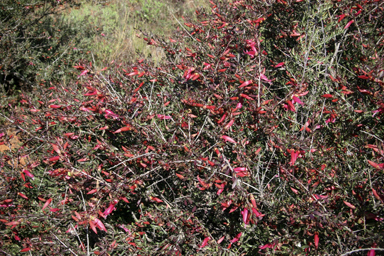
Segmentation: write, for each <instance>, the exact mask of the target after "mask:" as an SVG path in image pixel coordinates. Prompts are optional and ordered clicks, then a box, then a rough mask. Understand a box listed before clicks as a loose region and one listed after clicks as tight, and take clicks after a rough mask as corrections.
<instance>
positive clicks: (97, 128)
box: [0, 0, 384, 255]
mask: <svg viewBox="0 0 384 256" xmlns="http://www.w3.org/2000/svg"><path fill="white" fill-rule="evenodd" d="M196 12H197V15H198V16H197V21H192V20H191V21H189V20H187V19H186V20H185V21H183V23H181V24H180V27H179V28H178V29H177V30H176V32H175V34H174V35H173V36H172V38H162V37H157V36H152V35H145V38H143V39H144V40H145V41H146V42H147V44H148V45H152V46H154V47H161V48H162V49H163V50H164V52H165V53H166V56H167V62H165V63H163V64H161V65H160V66H158V67H156V66H155V65H154V64H153V63H152V62H150V61H148V60H145V59H142V60H138V61H136V62H135V63H134V64H123V63H121V64H120V63H119V64H108V65H106V66H105V67H104V68H102V69H97V70H96V69H94V68H93V67H92V66H91V65H90V64H88V63H89V61H83V62H80V63H79V64H77V65H76V66H75V68H76V69H78V78H77V79H74V80H71V81H69V82H67V83H65V84H64V85H63V84H61V85H60V84H59V85H57V86H53V87H51V88H46V87H38V88H36V89H35V91H34V92H33V93H30V94H29V93H24V94H23V95H22V100H21V101H20V102H18V104H14V105H10V106H8V107H7V108H6V109H5V108H4V109H5V110H6V111H8V112H7V113H9V114H8V116H7V118H8V120H10V123H11V124H10V126H13V127H14V128H16V129H17V130H19V131H20V134H22V138H23V141H24V144H23V146H22V147H21V148H20V149H19V150H17V151H11V152H6V153H4V154H3V155H2V163H3V166H2V168H3V169H4V171H3V172H1V177H2V183H3V184H4V186H3V187H2V188H1V190H0V193H1V195H2V202H1V205H2V207H3V208H2V209H1V215H2V217H1V220H0V221H1V224H0V225H1V226H2V231H1V233H2V235H3V237H4V239H2V241H1V248H2V250H3V251H4V252H6V253H17V252H18V251H20V250H23V251H31V252H38V253H39V254H40V255H45V254H49V255H52V254H60V255H62V254H69V253H72V254H74V253H76V254H77V255H89V254H90V253H93V254H96V255H106V254H119V255H122V254H124V255H126V254H136V255H159V254H171V255H195V254H197V255H216V254H217V255H232V254H235V255H257V254H267V255H276V254H278V255H280V254H281V255H304V254H306V255H328V254H330V255H348V254H352V253H354V252H356V253H364V254H365V253H369V254H370V255H374V253H375V251H377V252H379V251H382V250H384V249H383V246H384V244H383V241H384V238H383V232H382V230H383V225H384V223H383V221H384V216H383V204H384V188H383V170H384V163H383V162H384V161H383V157H384V152H383V150H384V143H383V140H382V138H383V135H384V134H383V133H384V131H383V129H382V126H383V121H382V120H383V119H382V118H383V113H384V102H383V98H384V95H383V83H384V82H383V80H382V72H383V70H382V65H381V63H382V53H383V43H384V41H383V38H382V35H383V32H384V31H383V25H382V23H380V22H372V21H379V20H383V18H384V17H383V10H382V8H381V7H380V6H379V3H378V2H375V1H371V2H368V1H365V2H364V3H360V4H356V5H352V4H351V3H350V1H343V0H342V1H337V2H332V1H317V2H309V1H308V2H305V1H295V2H285V1H282V0H277V1H265V2H262V1H234V2H231V3H229V2H227V1H225V2H216V3H212V6H211V10H210V11H204V10H197V11H196ZM1 140H2V141H3V142H4V143H7V142H8V140H9V137H8V136H7V135H5V134H2V137H1ZM25 155H28V157H29V158H28V164H27V165H26V166H25V167H22V168H21V167H20V168H19V167H18V168H16V167H15V166H12V164H11V163H12V161H11V163H9V162H7V161H8V160H12V159H14V160H15V159H18V157H21V156H25Z"/></svg>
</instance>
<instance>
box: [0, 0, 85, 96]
mask: <svg viewBox="0 0 384 256" xmlns="http://www.w3.org/2000/svg"><path fill="white" fill-rule="evenodd" d="M73 4H75V1H66V2H65V3H62V2H60V1H54V0H49V1H43V2H41V3H40V2H39V3H38V2H36V1H30V0H21V1H11V0H6V1H2V3H1V4H0V18H1V28H0V59H1V61H0V85H1V91H2V93H8V95H12V94H14V93H15V92H16V91H24V90H31V88H32V87H33V86H36V85H39V84H46V83H49V82H51V83H54V82H55V81H57V80H60V81H62V80H63V78H65V77H66V75H68V74H67V71H68V67H70V66H72V65H73V64H72V62H73V61H74V60H76V59H78V58H81V57H82V56H83V52H81V51H79V50H77V49H76V44H78V42H79V38H78V37H76V36H75V35H76V34H77V33H78V31H77V30H76V29H73V28H70V27H68V26H66V25H65V24H63V23H61V20H59V19H58V16H57V14H58V12H60V11H62V10H64V9H65V8H66V7H67V6H69V5H73Z"/></svg>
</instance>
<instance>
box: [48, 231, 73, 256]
mask: <svg viewBox="0 0 384 256" xmlns="http://www.w3.org/2000/svg"><path fill="white" fill-rule="evenodd" d="M51 235H53V236H54V237H55V238H56V239H57V241H59V242H60V243H61V244H62V245H64V247H65V248H67V249H68V250H69V251H70V252H71V253H72V254H73V255H76V256H77V254H76V253H75V252H74V251H72V250H71V248H69V247H68V246H67V245H66V244H65V243H63V242H62V241H61V240H60V239H59V238H58V237H57V236H56V235H55V234H53V233H52V232H51Z"/></svg>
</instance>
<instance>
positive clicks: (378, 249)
mask: <svg viewBox="0 0 384 256" xmlns="http://www.w3.org/2000/svg"><path fill="white" fill-rule="evenodd" d="M370 250H375V251H384V249H383V248H364V249H356V250H352V251H349V252H346V253H343V254H341V255H340V256H345V255H349V254H352V253H355V252H363V251H370Z"/></svg>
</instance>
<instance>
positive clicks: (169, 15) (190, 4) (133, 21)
mask: <svg viewBox="0 0 384 256" xmlns="http://www.w3.org/2000/svg"><path fill="white" fill-rule="evenodd" d="M208 4H209V2H208V1H204V0H192V1H185V2H182V1H170V0H164V1H157V0H140V1H133V0H113V1H108V3H106V4H103V5H102V4H95V3H94V2H87V3H83V4H82V5H81V6H80V8H77V9H76V8H73V9H70V10H69V11H66V12H65V13H63V18H64V20H65V22H66V24H67V25H69V26H73V27H78V26H81V27H83V28H84V29H83V30H86V31H82V34H83V35H82V36H83V39H82V44H84V45H87V46H89V47H90V48H91V49H92V54H93V55H94V57H95V60H96V65H102V63H110V62H112V61H119V62H128V63H129V62H132V61H134V60H136V59H138V58H142V57H144V58H146V59H151V60H152V61H153V62H154V63H155V64H156V65H157V64H159V63H160V62H161V61H162V60H163V58H164V57H165V54H164V52H163V50H162V49H161V48H154V47H150V46H149V45H147V43H146V42H145V41H144V40H143V39H142V38H139V37H141V36H142V33H141V31H143V32H148V31H150V33H151V34H155V35H158V36H164V37H170V36H171V34H172V31H174V29H175V28H176V26H178V24H179V23H178V20H180V19H182V16H189V17H194V16H193V15H194V10H195V8H197V7H208Z"/></svg>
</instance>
